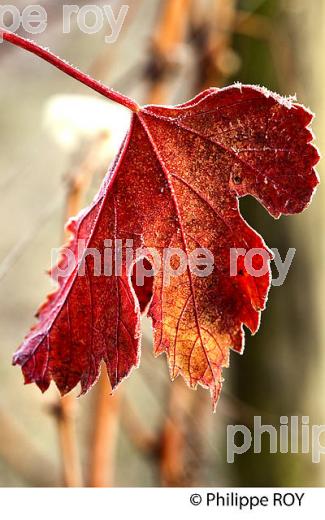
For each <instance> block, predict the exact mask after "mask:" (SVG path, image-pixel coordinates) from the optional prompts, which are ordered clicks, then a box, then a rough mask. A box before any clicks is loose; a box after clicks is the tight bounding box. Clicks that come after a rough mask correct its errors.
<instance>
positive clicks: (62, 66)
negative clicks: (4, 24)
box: [0, 28, 140, 112]
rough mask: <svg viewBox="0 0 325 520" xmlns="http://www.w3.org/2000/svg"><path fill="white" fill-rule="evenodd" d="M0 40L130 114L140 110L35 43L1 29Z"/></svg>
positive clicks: (125, 97)
mask: <svg viewBox="0 0 325 520" xmlns="http://www.w3.org/2000/svg"><path fill="white" fill-rule="evenodd" d="M0 38H2V39H3V40H5V41H7V42H9V43H12V44H13V45H16V46H17V47H21V48H22V49H25V50H26V51H28V52H31V53H33V54H35V55H36V56H39V57H40V58H42V59H43V60H45V61H47V62H48V63H50V64H51V65H53V66H54V67H56V68H57V69H59V70H61V71H62V72H65V74H67V75H68V76H71V77H72V78H75V79H76V80H78V81H80V83H83V84H84V85H86V86H87V87H89V88H91V89H92V90H95V91H96V92H98V93H99V94H102V95H103V96H105V97H106V98H108V99H110V100H112V101H115V102H116V103H119V104H120V105H123V106H125V107H126V108H128V109H129V110H132V112H138V111H139V110H140V107H139V105H138V104H137V103H136V102H135V101H133V99H130V98H129V97H127V96H124V95H123V94H120V93H119V92H116V91H115V90H113V89H111V88H109V87H107V86H106V85H103V84H102V83H100V82H99V81H96V80H95V79H93V78H91V77H90V76H88V74H85V73H84V72H81V71H80V70H78V69H77V68H75V67H73V66H72V65H70V64H69V63H68V62H66V61H64V60H62V59H61V58H59V57H58V56H56V55H55V54H53V53H52V52H50V51H49V50H47V49H45V48H44V47H41V46H40V45H38V44H37V43H35V42H33V41H31V40H27V39H26V38H23V37H21V36H18V35H17V34H15V33H12V32H11V31H6V30H4V29H1V28H0Z"/></svg>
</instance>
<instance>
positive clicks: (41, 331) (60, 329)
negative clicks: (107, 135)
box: [14, 85, 319, 403]
mask: <svg viewBox="0 0 325 520" xmlns="http://www.w3.org/2000/svg"><path fill="white" fill-rule="evenodd" d="M311 119H312V115H311V113H310V112H309V111H307V110H306V109H305V108H304V107H302V106H301V105H298V104H296V103H294V102H293V101H292V100H287V99H284V98H281V97H279V96H277V95H274V94H272V93H270V92H268V91H267V90H265V89H261V88H258V87H251V86H240V85H237V86H233V87H229V88H225V89H220V90H218V89H209V90H207V91H205V92H202V93H201V94H200V95H199V96H197V97H196V98H195V99H193V100H191V101H189V102H188V103H186V104H184V105H180V106H177V107H175V108H167V107H162V106H146V107H144V108H142V109H141V110H140V111H138V112H136V113H134V115H133V119H132V123H131V128H130V130H129V133H128V135H127V137H126V139H125V142H124V144H123V145H122V148H121V150H120V152H119V155H118V157H117V159H116V161H115V164H114V166H113V167H112V169H111V170H110V172H109V173H108V175H107V176H106V178H105V180H104V182H103V185H102V187H101V189H100V192H99V194H98V196H97V197H96V199H95V200H94V202H93V203H92V205H91V206H90V207H89V208H87V209H85V210H84V211H83V212H81V213H80V214H79V215H78V217H77V218H76V219H73V220H72V221H70V223H69V230H70V231H71V233H72V235H73V238H72V240H71V243H70V244H69V245H68V246H67V248H68V249H69V250H70V251H71V252H72V254H73V255H74V257H75V258H77V256H78V253H77V247H78V241H80V240H84V241H85V245H86V247H87V248H91V250H96V251H99V252H100V254H101V258H103V257H104V254H105V251H106V252H107V250H108V248H107V243H108V242H105V240H111V241H112V242H111V243H112V244H115V243H116V242H115V240H116V239H119V240H121V241H122V242H121V244H122V249H121V257H122V272H121V273H119V275H112V276H107V275H105V274H101V275H100V276H95V275H94V268H95V267H96V266H95V260H94V258H93V257H92V256H91V255H87V256H86V258H80V257H79V259H78V261H77V262H76V266H75V268H74V270H73V272H71V273H70V275H69V276H68V277H62V278H60V279H59V288H58V290H57V291H56V292H55V293H54V294H52V295H51V296H50V297H49V299H48V301H47V302H46V303H45V304H44V305H43V307H41V309H40V310H39V312H38V318H39V321H38V323H37V325H36V326H35V327H34V328H33V329H32V330H31V332H30V333H29V334H28V336H27V337H26V339H25V341H24V342H23V344H22V346H21V347H20V349H19V350H18V351H17V353H16V354H15V356H14V363H15V364H19V365H21V366H22V370H23V373H24V376H25V381H26V383H31V382H35V383H36V384H37V385H38V386H39V387H40V388H41V390H42V391H45V390H46V389H47V388H48V386H49V384H50V382H51V380H52V379H53V380H54V381H55V383H56V384H57V386H58V388H59V390H60V392H61V393H62V394H65V393H67V392H69V391H70V390H71V389H72V388H74V387H75V386H76V385H77V384H78V383H79V382H80V383H81V389H82V393H84V392H86V391H87V390H88V389H89V388H90V387H91V386H92V385H93V384H94V383H95V381H96V379H97V378H98V374H99V367H100V363H101V361H102V360H104V361H105V363H106V364H107V370H108V374H109V377H110V381H111V384H112V386H113V387H116V385H117V384H118V383H119V382H120V381H121V380H122V379H123V378H124V377H126V376H127V375H128V374H129V372H130V371H131V369H132V368H133V367H135V366H137V365H138V362H139V357H140V314H141V311H144V310H145V309H147V312H148V315H149V316H150V317H151V318H152V321H153V328H154V338H155V339H154V351H155V353H156V354H160V353H162V352H165V353H166V354H167V358H168V363H169V368H170V374H171V377H172V379H174V378H175V377H176V376H177V375H178V374H179V373H180V374H182V376H183V377H184V379H185V380H186V382H187V383H188V384H189V385H190V386H191V387H196V385H197V384H201V385H202V386H205V387H207V388H209V389H210V391H211V395H212V399H213V402H214V403H216V402H217V398H218V395H219V392H220V388H221V381H222V377H221V371H222V368H223V367H226V366H228V363H229V349H231V348H232V349H234V350H236V351H237V352H242V351H243V346H244V332H243V325H246V327H248V328H249V329H250V330H251V332H252V333H255V332H256V330H257V329H258V326H259V318H260V313H261V310H263V309H264V306H265V302H266V298H267V293H268V290H269V286H270V272H269V269H268V271H267V273H266V274H264V275H263V276H259V277H257V276H252V275H251V274H250V273H249V272H248V270H247V269H246V267H245V265H244V264H243V263H242V265H240V269H239V270H238V274H236V276H230V272H229V251H230V248H243V249H245V250H249V249H251V248H259V249H262V250H264V251H265V252H266V254H268V250H267V248H266V246H265V244H264V241H263V239H262V238H261V237H260V236H259V235H258V234H257V233H256V232H255V231H254V230H253V229H252V228H251V227H249V226H248V225H247V223H246V222H245V221H244V220H243V218H242V217H241V215H240V212H239V204H238V198H239V197H242V196H244V195H253V196H254V197H255V198H256V199H258V200H259V201H260V202H261V204H263V206H264V207H265V208H266V209H267V211H268V212H269V213H270V214H271V215H273V216H274V217H276V218H278V217H279V216H280V215H281V214H292V213H298V212H300V211H302V210H303V209H304V208H305V207H306V206H307V205H308V203H309V201H310V199H311V196H312V194H313V191H314V189H315V186H316V185H317V183H318V178H317V175H316V173H315V171H314V169H313V166H314V165H315V164H316V163H317V161H318V159H319V155H318V152H317V150H316V148H315V147H314V146H313V145H312V144H310V141H311V140H312V134H311V132H310V130H309V129H308V125H309V123H310V121H311ZM127 240H133V241H134V247H140V246H143V247H145V248H155V250H157V251H158V252H161V253H162V252H163V251H165V250H166V248H178V249H179V250H181V251H182V252H183V253H184V254H185V258H187V259H188V258H189V256H190V254H191V253H192V251H193V250H194V249H195V248H198V247H199V248H206V249H208V250H209V251H210V252H211V253H212V255H213V257H214V269H213V271H212V273H211V274H210V275H209V276H205V277H200V276H195V275H194V274H193V273H192V271H191V269H190V267H189V266H188V267H187V268H186V270H185V271H184V272H183V273H182V274H180V275H179V276H171V277H170V283H169V284H166V283H165V282H166V280H164V276H165V274H164V271H163V269H160V270H159V272H157V273H156V274H155V276H154V278H146V281H145V284H144V286H136V282H135V266H134V265H132V266H131V267H132V269H133V275H132V269H130V266H128V267H127V261H126V252H127V251H126V250H127V244H128V243H127V242H126V241H127ZM113 249H114V248H113ZM149 260H150V263H151V264H152V265H153V266H155V260H154V258H153V257H150V255H149V259H147V260H146V261H145V264H144V265H145V267H146V268H147V269H148V268H149V267H150V265H151V264H150V263H149ZM254 261H255V264H254V268H256V269H258V268H259V267H260V261H261V257H258V256H257V257H256V258H255V260H254ZM173 262H174V260H173ZM66 263H67V258H66V256H63V257H62V260H61V262H60V264H59V267H60V268H61V269H63V268H65V267H66ZM82 263H83V265H84V275H81V274H80V272H78V269H79V268H80V265H81V264H82ZM113 263H114V262H113ZM114 265H115V263H114ZM172 266H173V268H174V269H177V267H178V266H177V265H176V264H175V262H174V264H172ZM52 274H53V273H52Z"/></svg>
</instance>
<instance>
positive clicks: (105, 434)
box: [89, 365, 121, 487]
mask: <svg viewBox="0 0 325 520" xmlns="http://www.w3.org/2000/svg"><path fill="white" fill-rule="evenodd" d="M96 391H97V396H96V407H95V411H94V429H93V436H92V443H91V450H90V466H89V486H91V487H108V486H112V485H113V482H114V467H115V453H116V441H117V435H118V427H119V409H120V399H121V390H120V389H119V391H118V392H117V393H116V394H114V395H110V394H111V392H112V390H111V386H110V383H109V379H108V375H107V372H106V367H105V366H104V365H103V366H102V372H101V375H100V378H99V382H98V384H97V387H96Z"/></svg>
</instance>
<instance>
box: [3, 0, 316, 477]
mask: <svg viewBox="0 0 325 520" xmlns="http://www.w3.org/2000/svg"><path fill="white" fill-rule="evenodd" d="M63 3H67V2H63V1H62V0H58V1H57V2H55V3H53V2H51V1H50V0H41V1H40V0H39V4H40V5H42V6H43V7H44V8H45V9H46V11H47V13H48V27H47V29H46V31H45V32H44V33H43V34H41V35H36V36H35V37H34V39H35V40H36V41H38V42H39V43H40V44H42V45H45V46H48V47H49V48H50V49H51V50H52V51H54V52H55V53H57V54H59V55H60V56H61V57H63V58H66V59H67V60H68V61H69V62H70V63H73V64H74V65H76V66H78V67H79V68H80V69H82V70H84V71H87V72H89V73H90V74H92V75H93V76H94V77H96V78H97V79H100V80H102V81H104V82H105V83H107V84H108V85H110V86H112V87H114V88H116V89H118V90H120V91H121V92H123V93H124V94H127V95H129V96H131V97H134V98H135V99H136V100H137V101H138V102H140V103H150V102H154V103H167V104H170V103H173V104H174V103H181V102H184V101H186V100H187V99H189V98H191V97H192V96H194V95H195V94H196V93H198V92H199V91H200V90H202V89H204V88H207V87H210V86H224V85H228V84H231V83H233V82H234V81H240V82H243V83H254V84H260V85H264V86H266V87H267V88H269V89H271V90H275V91H277V92H279V93H280V94H281V95H294V94H297V98H298V100H299V102H302V103H304V104H305V105H307V106H309V107H310V108H311V109H312V110H313V111H314V112H315V113H316V115H317V117H316V119H315V121H314V124H313V129H314V131H315V134H316V136H317V140H316V144H317V146H318V147H319V148H320V150H321V151H322V149H323V148H324V144H325V143H324V139H325V111H324V104H325V90H324V86H323V85H324V84H323V79H324V75H325V69H324V66H323V65H324V52H323V49H324V46H325V3H324V2H323V1H322V0H314V1H313V2H310V1H307V0H237V1H236V0H131V1H130V2H129V4H128V5H129V10H128V12H127V14H126V16H125V21H124V23H123V26H122V30H121V32H120V34H119V36H118V38H117V40H116V42H115V43H111V44H106V43H105V41H104V37H105V36H106V35H109V34H110V33H111V30H110V29H109V26H108V23H106V24H105V25H104V27H103V30H102V31H101V32H99V33H97V34H92V35H87V34H84V33H83V32H81V31H80V29H79V28H78V27H77V25H76V24H75V23H74V22H72V30H71V32H70V33H69V34H63V33H62V6H63ZM74 3H75V4H78V5H80V7H82V5H85V4H87V5H89V4H91V3H92V2H90V1H89V0H87V1H84V2H83V1H79V2H78V1H77V0H74ZM12 4H13V5H15V6H17V7H18V8H19V9H22V8H23V7H24V6H26V5H29V3H28V2H26V1H24V0H21V1H15V2H12ZM95 4H96V5H98V6H103V5H111V6H112V8H113V11H114V12H115V13H116V15H117V14H118V12H119V10H120V8H121V5H123V4H124V5H127V2H126V1H125V0H123V1H122V2H119V1H117V0H116V1H107V0H106V1H105V0H103V1H102V2H100V1H97V2H95ZM72 20H75V18H72ZM89 23H91V20H89ZM18 33H19V34H21V35H22V36H24V35H25V36H28V35H26V33H24V30H23V29H20V30H19V31H18ZM0 68H1V82H0V103H1V105H0V106H1V112H0V135H1V139H0V193H1V196H0V201H1V203H0V225H1V239H0V294H1V300H0V305H1V310H0V321H1V333H0V342H1V345H0V380H1V393H0V485H1V486H80V485H87V486H192V485H202V486H323V485H324V484H325V461H323V460H321V463H320V464H312V462H311V455H310V454H280V453H277V454H270V453H269V449H268V447H269V440H268V437H267V436H264V440H263V443H262V452H261V453H260V454H254V453H253V452H252V450H250V451H248V452H247V453H246V454H243V455H241V456H238V457H235V462H234V463H233V464H227V462H226V427H227V424H244V425H246V426H248V427H251V425H252V424H253V420H254V416H256V415H258V416H261V420H262V423H264V424H273V425H275V426H279V421H280V416H289V417H290V416H292V415H298V416H303V415H304V416H309V418H310V424H325V409H324V405H323V402H324V395H325V393H324V391H325V388H324V386H325V385H324V381H325V378H324V374H325V326H324V297H323V294H324V289H325V272H324V254H325V250H324V236H325V234H324V216H325V209H324V208H325V191H324V187H323V186H321V187H320V188H319V190H318V192H317V194H316V196H315V198H314V201H313V204H312V205H311V207H310V208H309V209H308V210H306V211H305V212H304V213H303V214H302V215H297V216H293V217H289V218H286V217H282V218H281V219H280V220H279V221H274V220H273V219H272V218H271V217H270V216H269V215H267V214H266V212H265V210H263V208H261V207H260V206H259V205H258V203H257V202H256V201H254V200H252V199H251V198H247V199H245V200H241V210H242V212H243V214H244V216H245V217H246V219H247V220H248V222H249V223H250V224H251V225H252V226H253V227H254V228H255V229H256V230H257V231H258V232H260V233H261V234H262V236H263V237H264V238H265V240H266V243H267V244H268V245H269V246H270V247H272V248H278V249H279V251H280V253H281V255H282V258H283V257H285V255H286V252H287V250H288V248H289V247H294V248H296V250H297V251H296V255H295V257H294V260H293V264H292V266H291V269H290V271H289V274H288V276H287V278H286V280H285V283H284V285H283V286H281V287H273V288H272V289H271V291H270V296H269V302H268V305H267V309H266V310H265V311H264V313H263V316H262V323H261V328H260V331H259V333H258V334H257V335H256V336H255V337H250V336H249V334H248V333H247V337H246V350H245V353H244V355H243V356H239V355H237V354H235V353H232V354H231V367H230V369H229V370H225V371H224V377H225V383H224V388H223V392H222V395H221V398H220V401H219V404H218V408H217V412H216V414H212V412H211V403H210V398H209V395H208V392H206V391H204V390H198V391H197V392H193V391H190V390H189V389H188V388H187V387H186V386H185V384H184V383H183V381H180V380H177V381H176V382H174V383H170V381H169V375H168V370H167V364H166V360H165V358H164V357H161V358H158V359H154V358H153V356H152V338H151V331H150V323H149V322H148V321H147V320H145V319H144V323H143V331H144V336H143V350H142V360H141V366H140V368H139V369H138V370H137V371H135V372H133V373H132V376H131V377H130V378H129V379H128V380H127V381H125V382H123V384H122V385H121V386H120V387H119V389H118V390H117V392H116V393H115V394H114V396H110V395H109V394H110V388H109V384H108V382H107V379H106V378H105V377H104V376H103V377H101V379H100V381H99V383H98V384H97V386H96V387H95V388H94V389H93V390H92V391H91V392H90V393H89V394H88V395H87V396H85V397H82V398H80V399H76V395H77V391H76V393H75V394H73V395H70V396H67V397H66V398H65V399H64V400H63V401H60V400H59V397H58V392H57V391H56V389H55V388H54V387H51V389H50V390H49V391H48V392H47V393H46V394H45V395H44V396H43V395H41V393H40V391H39V390H38V389H37V388H36V387H34V386H32V385H30V386H26V387H24V385H23V379H22V375H21V372H20V370H19V368H12V367H11V357H12V353H13V351H14V350H15V349H16V348H17V346H18V345H19V343H20V342H21V340H22V339H23V337H24V335H25V334H26V332H27V331H28V329H29V327H30V325H31V323H32V322H33V315H34V312H35V310H36V309H37V307H38V305H39V304H40V303H41V301H42V300H43V299H44V297H45V295H46V294H47V292H49V290H52V289H53V286H52V285H51V282H50V280H49V279H48V277H47V276H46V274H45V270H46V269H47V268H48V267H49V265H50V250H51V248H53V247H58V246H59V245H60V243H62V241H63V239H64V234H63V223H64V221H65V219H66V218H67V217H68V216H69V215H71V214H74V213H76V212H77V211H78V210H79V209H80V207H82V206H83V205H84V204H85V203H87V202H89V201H90V200H91V199H92V197H93V195H94V194H95V192H96V191H97V189H98V187H99V185H100V182H101V179H102V178H103V176H104V174H105V172H106V171H107V165H108V164H109V163H110V161H111V160H112V158H113V156H114V153H115V152H116V150H117V148H118V145H119V143H120V141H121V139H122V138H123V135H124V132H125V131H126V128H127V125H128V118H129V115H128V113H127V111H125V110H124V109H122V108H119V107H117V106H115V105H114V104H112V103H110V102H106V101H105V100H103V98H101V97H100V96H97V95H96V94H95V93H93V92H90V91H89V90H87V88H86V87H83V86H82V85H80V84H78V83H77V82H76V81H73V80H72V79H70V78H68V77H66V76H64V74H62V73H60V72H58V71H57V70H54V69H53V68H52V67H50V66H49V65H47V64H46V63H44V62H41V61H40V60H39V59H38V58H36V57H34V56H31V55H28V54H27V53H24V52H23V51H22V50H19V49H16V48H14V47H12V46H10V45H9V44H6V43H3V44H1V45H0ZM322 169H323V165H322V163H321V165H320V167H319V172H320V175H322ZM324 436H325V434H324ZM238 442H240V439H238ZM323 443H324V444H325V439H323Z"/></svg>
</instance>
